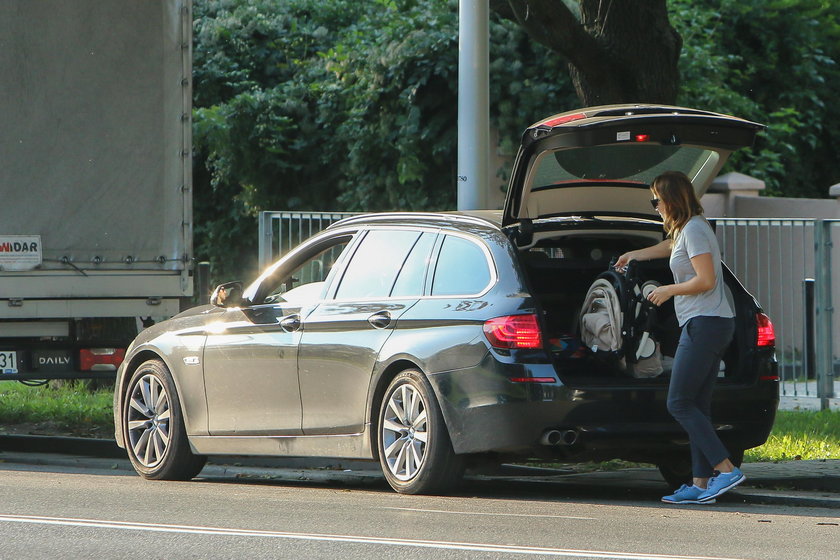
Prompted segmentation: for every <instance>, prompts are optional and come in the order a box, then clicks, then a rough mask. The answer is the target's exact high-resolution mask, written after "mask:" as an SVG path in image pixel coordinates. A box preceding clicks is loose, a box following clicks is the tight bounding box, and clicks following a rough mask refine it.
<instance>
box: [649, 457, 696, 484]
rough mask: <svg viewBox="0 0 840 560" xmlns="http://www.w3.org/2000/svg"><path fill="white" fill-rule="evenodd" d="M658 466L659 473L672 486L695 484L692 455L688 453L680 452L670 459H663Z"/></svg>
mask: <svg viewBox="0 0 840 560" xmlns="http://www.w3.org/2000/svg"><path fill="white" fill-rule="evenodd" d="M656 466H657V468H659V474H661V475H662V478H664V479H665V482H667V483H668V486H669V487H671V488H674V489H676V488H679V487H680V486H682V485H683V484H688V485H691V484H693V480H694V479H693V477H692V473H691V455H690V454H688V453H680V454H677V455H674V456H673V457H669V458H668V459H663V460H662V461H661V462H658V463H657V464H656Z"/></svg>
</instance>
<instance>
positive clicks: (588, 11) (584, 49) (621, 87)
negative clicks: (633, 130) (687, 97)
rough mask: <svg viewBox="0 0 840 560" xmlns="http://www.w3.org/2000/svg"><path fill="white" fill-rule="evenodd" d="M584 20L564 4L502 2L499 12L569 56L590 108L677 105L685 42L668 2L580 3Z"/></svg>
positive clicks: (576, 83) (580, 91)
mask: <svg viewBox="0 0 840 560" xmlns="http://www.w3.org/2000/svg"><path fill="white" fill-rule="evenodd" d="M578 4H579V6H580V14H579V18H578V17H577V16H576V15H575V14H573V13H572V12H571V11H570V10H569V8H568V7H567V6H566V4H565V3H564V2H563V1H562V0H507V4H505V3H504V2H501V1H499V0H494V1H493V2H492V6H493V8H494V9H495V10H496V11H497V12H498V13H499V14H501V15H502V16H503V17H508V18H510V19H515V20H516V21H517V22H519V24H520V25H522V27H523V28H524V29H525V30H526V31H527V33H528V34H529V36H530V37H531V38H532V39H533V40H535V41H537V42H539V43H542V44H543V45H545V46H547V47H548V48H550V49H552V50H553V51H555V52H557V53H558V54H560V55H561V56H563V57H564V58H565V59H566V60H568V63H569V74H570V76H571V78H572V82H573V84H574V86H575V89H576V91H577V94H578V97H579V98H580V100H581V102H582V103H583V105H584V106H594V105H607V104H612V103H634V102H641V103H664V104H673V103H674V102H675V101H676V98H677V91H678V88H679V70H678V67H677V63H678V60H679V56H680V49H681V48H682V38H681V37H680V35H679V34H678V33H677V32H676V30H675V29H674V28H673V27H671V24H670V22H669V21H668V11H667V8H666V3H665V0H637V1H634V2H628V1H626V0H579V2H578Z"/></svg>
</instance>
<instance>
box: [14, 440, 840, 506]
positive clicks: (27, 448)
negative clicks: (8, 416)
mask: <svg viewBox="0 0 840 560" xmlns="http://www.w3.org/2000/svg"><path fill="white" fill-rule="evenodd" d="M0 462H3V463H5V464H17V465H33V466H56V467H66V468H79V469H101V470H111V471H113V470H118V471H132V468H131V465H130V463H129V462H128V459H127V458H126V454H125V451H124V450H122V449H120V448H119V447H117V446H116V444H115V443H114V441H113V440H106V439H91V438H69V437H53V436H19V435H5V436H0ZM741 468H742V470H743V471H744V474H745V475H746V476H747V480H746V482H744V483H743V484H742V485H741V486H739V487H738V488H736V489H735V490H732V491H731V492H730V493H729V494H730V496H727V498H728V499H729V500H732V501H738V502H741V503H748V504H749V503H755V504H769V505H784V506H801V507H825V508H837V509H838V510H840V460H833V459H832V460H821V461H820V460H817V461H787V462H782V463H745V464H744V465H743V466H742V467H741ZM200 476H201V477H206V478H216V477H235V478H242V479H261V480H264V479H269V480H274V481H278V482H284V481H285V482H291V483H300V482H311V483H324V484H344V485H351V486H352V485H362V486H364V485H378V486H383V485H384V477H383V476H382V473H381V471H380V470H379V465H378V463H376V462H373V461H348V460H338V459H332V460H329V459H297V458H265V457H260V458H251V457H247V458H246V457H213V458H212V461H211V462H209V463H208V465H207V466H206V467H205V468H204V470H202V472H201V475H200ZM467 480H468V481H472V482H474V483H476V484H484V485H485V486H490V485H495V484H496V483H502V484H504V485H506V486H509V485H511V484H515V485H518V487H520V488H528V489H531V490H535V491H538V490H539V489H543V490H546V489H561V490H562V489H569V488H574V489H575V490H576V491H577V492H579V493H583V494H581V495H586V492H587V491H591V492H596V491H597V492H601V493H603V492H607V493H610V492H613V493H615V492H624V491H625V490H628V489H630V491H635V492H637V493H642V494H644V493H659V492H662V491H664V490H667V487H666V486H665V483H664V482H663V480H662V478H661V476H660V475H659V472H658V471H657V470H656V469H655V468H623V469H618V470H611V471H594V472H581V471H579V470H576V469H575V466H574V465H569V467H568V468H562V469H546V468H533V467H527V466H520V465H502V466H501V467H500V468H498V469H495V470H494V471H492V472H487V471H485V472H468V473H467Z"/></svg>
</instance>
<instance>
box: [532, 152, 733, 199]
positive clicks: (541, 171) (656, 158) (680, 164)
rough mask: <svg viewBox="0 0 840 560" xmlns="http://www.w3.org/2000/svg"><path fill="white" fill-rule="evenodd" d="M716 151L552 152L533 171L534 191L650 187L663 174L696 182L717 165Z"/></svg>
mask: <svg viewBox="0 0 840 560" xmlns="http://www.w3.org/2000/svg"><path fill="white" fill-rule="evenodd" d="M719 157H720V156H719V154H718V153H717V152H715V151H712V150H709V149H703V148H697V147H692V146H662V145H660V144H618V145H609V146H587V147H583V148H568V149H560V150H553V151H548V152H544V153H542V154H540V155H539V156H538V158H537V161H536V163H535V164H534V167H533V168H532V174H531V181H530V186H531V189H538V188H540V187H547V186H551V185H558V186H562V185H563V184H564V183H580V182H581V181H609V182H616V181H621V182H626V183H641V184H644V185H649V184H650V183H651V181H653V179H654V178H655V177H656V176H657V175H659V174H660V173H662V172H663V171H682V172H683V173H685V174H686V175H688V177H689V178H691V179H694V178H695V177H697V175H698V174H699V173H700V172H701V170H702V169H703V168H704V167H707V166H711V167H712V168H713V167H714V166H715V165H716V164H717V162H718V159H719Z"/></svg>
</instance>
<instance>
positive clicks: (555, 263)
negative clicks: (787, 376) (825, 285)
mask: <svg viewBox="0 0 840 560" xmlns="http://www.w3.org/2000/svg"><path fill="white" fill-rule="evenodd" d="M650 244H651V240H650V239H649V238H646V237H633V236H621V237H619V236H618V235H596V236H588V235H587V236H580V235H578V236H564V237H558V238H550V239H542V240H540V241H539V242H538V243H537V244H535V245H534V246H533V247H531V248H530V249H528V250H525V251H522V252H520V259H519V262H520V266H521V267H522V269H523V271H524V273H525V277H526V279H527V280H526V281H527V283H528V285H529V290H530V292H531V294H532V295H533V296H534V298H535V299H536V300H537V302H538V309H539V314H540V316H541V317H542V321H543V326H544V329H545V339H546V341H547V342H546V343H547V345H548V348H547V349H548V350H549V352H550V353H551V355H552V358H553V362H554V368H555V370H556V372H557V375H558V376H559V378H560V379H561V380H562V381H563V382H564V383H565V384H567V385H569V386H592V385H603V386H613V385H615V386H619V385H621V386H626V385H642V386H650V385H653V386H660V385H667V383H668V380H669V378H670V373H671V365H672V362H673V356H674V354H675V352H676V349H677V344H678V342H679V337H680V333H681V329H680V328H679V326H678V324H677V319H676V315H675V313H674V305H673V300H671V301H668V302H667V303H665V304H664V305H662V306H661V307H659V308H656V311H655V321H653V323H652V324H651V325H650V328H649V329H646V330H649V332H650V338H652V339H653V340H654V341H655V343H656V347H657V352H656V356H655V357H654V360H656V359H658V362H659V363H660V364H661V373H659V374H658V375H653V376H651V377H635V376H634V375H633V374H632V373H631V372H630V370H631V369H632V368H633V367H634V366H633V364H632V362H633V361H635V360H634V358H630V359H627V358H626V356H627V353H625V352H623V351H619V352H617V353H609V352H603V351H595V352H593V351H592V349H591V348H587V347H586V346H585V345H584V343H583V341H582V338H581V332H580V324H579V322H580V313H581V308H582V306H583V304H584V300H585V298H586V294H587V291H588V290H589V287H590V286H591V285H592V283H593V281H594V280H595V279H596V278H597V277H598V275H599V274H601V273H603V272H605V271H607V270H608V269H609V265H610V260H611V259H613V258H615V257H617V256H619V255H621V254H622V253H624V252H626V251H630V250H633V249H638V248H641V247H645V246H647V245H650ZM636 277H637V279H638V283H639V284H640V285H641V284H642V283H644V282H646V281H651V280H652V281H656V282H658V283H660V284H671V283H673V276H672V275H671V271H670V269H669V267H668V260H667V259H660V260H656V261H648V262H639V263H638V265H637V269H636ZM724 280H725V282H726V285H727V288H728V289H729V293H730V295H731V296H732V299H731V301H732V302H733V305H734V308H735V310H736V329H735V337H734V339H733V342H732V343H731V344H730V346H729V348H728V349H727V351H726V353H725V355H724V358H723V361H722V363H721V370H720V373H719V375H718V382H719V383H748V382H753V381H755V380H751V379H745V373H744V372H745V371H749V368H746V367H743V365H744V363H745V362H746V361H747V360H748V356H747V351H748V349H750V348H751V347H752V346H753V344H752V343H751V341H752V339H751V338H750V337H753V338H754V336H755V332H754V331H755V327H754V324H753V323H754V320H753V317H754V314H755V312H756V311H757V307H756V305H755V302H754V300H753V299H752V296H750V295H749V293H747V292H746V290H744V288H743V287H742V286H741V285H740V284H739V283H738V281H737V280H736V279H735V278H734V276H732V274H731V273H730V272H729V271H728V270H727V269H726V268H725V266H724ZM628 326H629V324H628V322H627V321H626V320H625V321H624V325H623V327H624V330H625V332H626V329H627V327H628ZM753 342H754V341H753ZM623 348H624V346H623ZM621 357H623V358H625V359H624V360H623V361H622V360H620V359H619V358H621ZM648 363H649V362H648ZM654 363H656V362H654ZM657 369H658V364H657Z"/></svg>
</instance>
